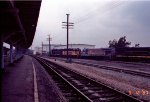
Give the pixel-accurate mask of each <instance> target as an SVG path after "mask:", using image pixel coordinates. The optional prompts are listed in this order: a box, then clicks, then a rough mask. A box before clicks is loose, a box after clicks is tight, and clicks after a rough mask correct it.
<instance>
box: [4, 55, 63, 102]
mask: <svg viewBox="0 0 150 102" xmlns="http://www.w3.org/2000/svg"><path fill="white" fill-rule="evenodd" d="M33 67H34V68H33ZM41 67H42V66H41V65H40V64H39V63H38V62H37V61H36V60H35V59H33V58H31V57H30V56H27V55H25V56H24V57H23V58H22V59H21V60H20V61H18V62H17V63H15V64H14V65H13V66H9V67H7V68H6V69H5V72H4V73H3V77H2V92H1V96H2V99H1V102H61V98H60V94H59V92H58V90H56V89H55V85H54V84H53V82H52V80H51V78H48V77H47V76H48V75H46V74H47V73H46V71H44V68H43V69H42V68H41ZM34 72H35V73H36V80H35V73H34ZM35 81H36V84H37V85H36V87H37V90H36V92H35ZM37 96H38V97H37Z"/></svg>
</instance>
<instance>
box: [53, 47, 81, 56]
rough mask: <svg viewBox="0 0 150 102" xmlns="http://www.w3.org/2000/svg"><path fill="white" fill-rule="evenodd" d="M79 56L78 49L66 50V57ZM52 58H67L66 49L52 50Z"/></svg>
mask: <svg viewBox="0 0 150 102" xmlns="http://www.w3.org/2000/svg"><path fill="white" fill-rule="evenodd" d="M80 55H81V50H80V49H78V48H76V49H75V48H74V49H72V48H69V49H68V56H69V57H79V56H80ZM52 56H57V57H65V56H67V49H53V50H52Z"/></svg>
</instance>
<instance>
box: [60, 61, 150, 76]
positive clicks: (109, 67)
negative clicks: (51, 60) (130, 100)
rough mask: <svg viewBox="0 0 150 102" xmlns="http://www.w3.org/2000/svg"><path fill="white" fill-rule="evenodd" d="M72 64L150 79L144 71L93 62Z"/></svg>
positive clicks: (149, 74)
mask: <svg viewBox="0 0 150 102" xmlns="http://www.w3.org/2000/svg"><path fill="white" fill-rule="evenodd" d="M58 60H61V61H66V60H65V59H58ZM72 62H73V63H77V64H82V65H86V66H92V67H97V68H101V69H106V70H112V71H116V72H121V73H127V74H131V75H138V76H142V77H148V78H150V73H148V72H144V71H137V70H130V69H125V68H124V69H123V68H119V67H114V66H105V65H100V64H94V63H91V62H84V61H72Z"/></svg>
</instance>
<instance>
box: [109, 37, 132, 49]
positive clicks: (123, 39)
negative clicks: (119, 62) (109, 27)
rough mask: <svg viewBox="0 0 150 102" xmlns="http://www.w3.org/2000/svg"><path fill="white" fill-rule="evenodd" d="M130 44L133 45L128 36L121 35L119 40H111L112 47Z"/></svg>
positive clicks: (110, 45)
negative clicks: (127, 39)
mask: <svg viewBox="0 0 150 102" xmlns="http://www.w3.org/2000/svg"><path fill="white" fill-rule="evenodd" d="M129 45H131V42H128V41H126V36H123V37H120V39H119V40H118V41H117V40H116V39H114V40H113V41H111V40H110V41H109V47H110V48H119V47H129Z"/></svg>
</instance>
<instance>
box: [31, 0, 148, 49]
mask: <svg viewBox="0 0 150 102" xmlns="http://www.w3.org/2000/svg"><path fill="white" fill-rule="evenodd" d="M67 13H69V14H70V19H69V20H70V22H73V23H74V27H73V28H74V29H70V33H69V43H76V44H79V43H82V44H94V45H96V47H108V42H109V40H113V39H119V38H120V37H121V36H126V37H127V41H130V42H131V43H132V45H131V46H134V44H135V43H139V44H140V46H150V1H121V0H118V1H114V0H107V1H104V0H42V5H41V10H40V15H39V20H38V25H37V29H36V34H35V38H34V41H33V44H32V45H33V47H35V46H41V43H42V41H43V42H44V43H48V41H47V38H48V34H50V35H51V37H52V41H51V43H52V44H66V29H62V22H63V21H66V14H67Z"/></svg>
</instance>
